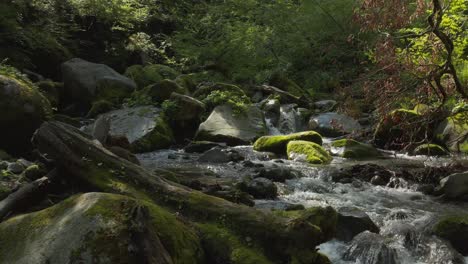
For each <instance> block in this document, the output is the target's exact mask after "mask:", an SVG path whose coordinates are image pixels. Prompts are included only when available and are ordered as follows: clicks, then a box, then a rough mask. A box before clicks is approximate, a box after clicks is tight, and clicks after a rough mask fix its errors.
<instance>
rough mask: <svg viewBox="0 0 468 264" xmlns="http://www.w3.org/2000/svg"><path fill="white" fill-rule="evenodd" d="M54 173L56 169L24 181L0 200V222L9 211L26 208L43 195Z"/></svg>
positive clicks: (47, 189) (54, 175)
mask: <svg viewBox="0 0 468 264" xmlns="http://www.w3.org/2000/svg"><path fill="white" fill-rule="evenodd" d="M56 174H57V172H56V170H53V171H51V172H49V174H48V175H47V176H44V177H42V178H40V179H37V180H35V181H33V182H30V183H26V184H25V185H23V186H22V187H20V188H19V189H18V190H17V191H15V192H13V193H11V194H10V195H8V196H7V197H6V198H5V199H3V200H2V201H0V222H1V221H2V219H4V218H5V217H6V216H8V215H9V214H10V213H12V212H18V211H22V210H26V209H27V208H28V207H30V206H31V205H33V204H35V203H37V202H39V201H40V200H41V199H42V198H43V197H45V196H46V195H47V193H48V192H49V190H50V187H51V182H52V180H53V179H54V178H55V177H56Z"/></svg>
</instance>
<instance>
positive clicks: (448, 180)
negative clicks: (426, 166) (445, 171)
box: [439, 172, 468, 199]
mask: <svg viewBox="0 0 468 264" xmlns="http://www.w3.org/2000/svg"><path fill="white" fill-rule="evenodd" d="M439 191H440V192H441V193H442V194H444V196H445V197H446V198H448V199H460V198H468V172H463V173H455V174H452V175H449V176H447V177H445V178H443V179H442V180H440V186H439Z"/></svg>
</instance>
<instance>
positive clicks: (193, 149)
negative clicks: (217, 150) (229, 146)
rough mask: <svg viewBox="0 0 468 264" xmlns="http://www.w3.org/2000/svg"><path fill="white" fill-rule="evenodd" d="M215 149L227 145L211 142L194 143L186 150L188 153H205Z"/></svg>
mask: <svg viewBox="0 0 468 264" xmlns="http://www.w3.org/2000/svg"><path fill="white" fill-rule="evenodd" d="M214 147H226V144H223V143H218V142H211V141H193V142H190V144H188V145H187V146H186V147H185V148H184V151H185V152H186V153H203V152H205V151H208V150H210V149H212V148H214Z"/></svg>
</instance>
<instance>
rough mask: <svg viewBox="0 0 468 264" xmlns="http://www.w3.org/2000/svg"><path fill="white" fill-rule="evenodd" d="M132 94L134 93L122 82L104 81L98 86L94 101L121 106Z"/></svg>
mask: <svg viewBox="0 0 468 264" xmlns="http://www.w3.org/2000/svg"><path fill="white" fill-rule="evenodd" d="M132 93H133V91H132V90H130V89H129V88H128V86H126V85H124V84H122V83H121V82H120V81H114V80H112V79H103V80H101V81H99V82H98V84H97V87H96V96H95V97H94V101H95V102H96V101H102V100H105V101H108V102H111V103H113V104H119V103H122V101H123V100H124V99H125V98H128V97H130V96H131V94H132Z"/></svg>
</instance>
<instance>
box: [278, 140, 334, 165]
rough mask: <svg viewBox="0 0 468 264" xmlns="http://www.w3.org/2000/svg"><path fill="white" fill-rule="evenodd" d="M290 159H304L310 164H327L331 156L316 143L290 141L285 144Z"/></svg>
mask: <svg viewBox="0 0 468 264" xmlns="http://www.w3.org/2000/svg"><path fill="white" fill-rule="evenodd" d="M286 152H287V154H288V158H289V159H290V160H299V161H306V162H309V163H312V164H328V163H330V162H331V161H332V160H333V158H332V157H331V156H330V154H329V153H328V152H327V151H326V150H325V149H324V148H322V146H320V145H319V144H317V143H314V142H309V141H303V140H301V141H291V142H289V143H288V145H287V150H286Z"/></svg>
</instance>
